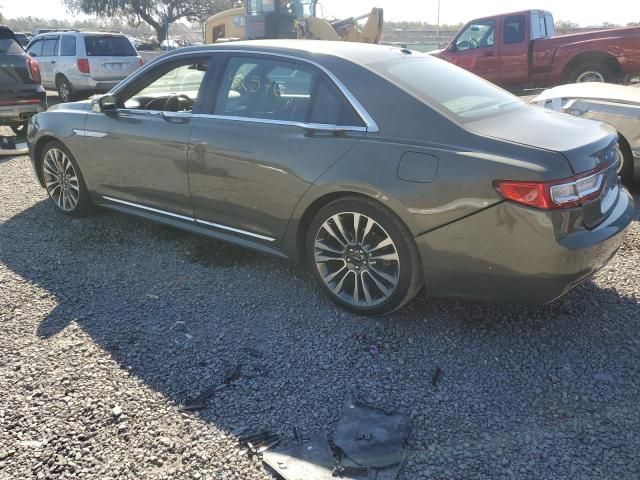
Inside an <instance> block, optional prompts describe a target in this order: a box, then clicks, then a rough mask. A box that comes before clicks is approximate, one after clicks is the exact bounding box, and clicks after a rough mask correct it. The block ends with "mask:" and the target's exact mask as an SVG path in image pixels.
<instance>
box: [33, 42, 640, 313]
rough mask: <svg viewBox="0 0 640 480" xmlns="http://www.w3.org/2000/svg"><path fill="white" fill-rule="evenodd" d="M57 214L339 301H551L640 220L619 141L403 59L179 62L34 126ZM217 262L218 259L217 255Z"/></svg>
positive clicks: (195, 58) (278, 50) (379, 51)
mask: <svg viewBox="0 0 640 480" xmlns="http://www.w3.org/2000/svg"><path fill="white" fill-rule="evenodd" d="M28 142H29V147H30V155H31V158H32V161H33V166H34V169H35V173H36V175H37V178H38V181H39V182H40V184H41V185H42V186H43V187H44V188H46V190H47V192H48V194H49V196H50V198H51V200H52V203H53V205H54V206H55V208H56V209H57V210H59V211H60V212H63V213H66V214H69V215H82V214H85V213H87V212H89V211H90V210H91V208H92V207H93V206H100V207H106V208H110V209H113V210H118V211H121V212H124V213H128V214H133V215H137V216H139V217H143V218H147V219H150V220H154V221H158V222H162V223H164V224H167V225H172V226H174V227H179V228H183V229H186V230H189V231H191V232H194V233H199V234H203V235H208V236H210V237H213V238H217V239H221V240H226V241H229V242H233V243H236V244H239V245H243V246H246V247H248V248H253V249H256V250H259V251H262V252H268V253H271V254H274V255H277V256H280V257H285V258H289V259H292V260H295V261H299V262H301V263H303V264H305V265H308V266H309V268H310V269H311V271H312V273H313V275H314V276H315V277H316V278H317V280H318V284H319V285H320V287H321V288H322V289H323V290H324V291H325V292H326V293H327V294H328V295H329V296H330V297H331V298H332V299H333V300H334V301H336V302H337V303H339V304H340V305H342V306H344V307H345V308H348V309H351V310H353V311H356V312H358V313H362V314H386V313H389V312H391V311H393V310H395V309H397V308H399V307H401V306H402V305H404V304H405V303H407V302H408V301H409V300H411V298H412V297H414V296H415V294H416V293H417V292H418V291H420V290H421V289H422V288H423V287H424V288H425V290H426V292H427V293H428V294H429V295H434V296H455V297H464V298H475V299H485V300H495V301H507V302H519V303H546V302H550V301H553V300H554V299H556V298H558V297H559V296H561V295H563V294H564V293H566V292H567V291H568V290H569V289H571V288H572V287H574V286H576V285H578V284H579V283H580V282H582V281H584V280H585V279H587V278H588V277H589V276H591V275H592V274H593V273H595V272H596V271H597V270H598V269H599V268H601V267H602V266H603V265H605V264H606V263H607V261H608V260H609V259H610V258H611V257H612V256H613V255H614V254H615V252H616V250H617V249H618V247H619V246H620V244H621V242H622V239H623V232H624V231H625V229H626V228H627V226H628V225H629V223H630V222H631V219H632V216H633V212H634V205H633V200H632V199H631V197H630V195H629V194H628V192H627V191H626V190H625V189H624V188H623V187H622V186H621V184H620V181H619V178H618V175H617V169H618V165H619V162H620V157H621V155H620V150H619V148H618V143H617V135H616V133H615V131H614V130H613V129H612V128H611V127H609V126H606V125H604V124H602V123H597V122H593V121H587V120H582V119H575V118H571V117H569V116H566V115H562V114H558V113H555V112H551V111H548V110H544V109H540V108H537V107H532V106H529V105H527V104H525V103H524V102H522V101H520V100H519V99H517V98H516V97H514V96H512V95H511V94H509V93H507V92H505V91H503V90H500V89H499V88H497V87H495V86H493V85H491V84H489V83H487V82H485V81H483V80H481V79H479V78H478V77H476V76H474V75H472V74H470V73H468V72H466V71H464V70H462V69H459V68H458V67H455V66H453V65H450V64H448V63H446V62H443V61H441V60H439V59H436V58H433V57H431V56H429V55H423V54H420V53H416V52H412V51H409V50H406V49H399V48H392V47H385V46H376V45H363V44H355V43H354V44H346V43H341V42H315V41H264V42H237V43H229V44H224V45H216V46H204V47H195V48H187V49H181V50H179V51H175V52H170V53H167V54H165V55H164V56H162V57H160V58H158V59H157V60H156V61H154V62H151V63H150V64H148V65H147V66H146V67H144V68H143V69H141V70H139V71H138V72H136V73H135V74H133V75H132V76H130V77H129V78H128V79H127V80H125V81H124V82H123V83H121V84H119V85H118V86H117V87H115V88H114V89H113V90H112V91H111V92H110V93H109V94H107V95H104V96H102V97H100V98H94V99H93V100H92V101H87V102H78V103H70V104H64V105H57V106H56V107H54V108H52V109H50V110H49V111H47V112H45V113H41V114H39V115H37V116H36V117H34V119H33V120H32V121H31V123H30V126H29V131H28ZM212 248H215V247H214V246H212Z"/></svg>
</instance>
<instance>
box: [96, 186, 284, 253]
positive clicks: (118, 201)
mask: <svg viewBox="0 0 640 480" xmlns="http://www.w3.org/2000/svg"><path fill="white" fill-rule="evenodd" d="M102 198H104V199H105V200H109V201H110V202H115V203H121V204H123V205H127V206H130V207H135V208H140V209H142V210H147V211H149V212H154V213H160V214H162V215H168V216H170V217H175V218H179V219H180V220H186V221H188V222H195V223H198V224H201V225H207V226H209V227H215V228H219V229H221V230H227V231H229V232H234V233H239V234H241V235H247V236H249V237H254V238H259V239H261V240H267V241H269V242H275V241H276V239H275V238H273V237H267V236H266V235H260V234H258V233H253V232H247V231H246V230H240V229H239V228H234V227H228V226H226V225H221V224H219V223H213V222H207V221H206V220H201V219H199V218H193V217H186V216H184V215H178V214H177V213H171V212H167V211H166V210H160V209H158V208H152V207H147V206H145V205H140V204H139V203H133V202H127V201H126V200H120V199H117V198H113V197H108V196H107V195H102Z"/></svg>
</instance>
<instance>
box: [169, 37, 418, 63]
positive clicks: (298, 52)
mask: <svg viewBox="0 0 640 480" xmlns="http://www.w3.org/2000/svg"><path fill="white" fill-rule="evenodd" d="M225 50H243V51H247V52H251V51H255V52H260V53H267V54H268V53H276V54H290V55H294V56H299V57H302V58H307V59H313V58H314V57H318V56H327V55H329V56H333V57H339V58H342V59H345V60H349V61H351V62H353V63H357V64H360V65H368V64H371V63H377V62H383V61H386V60H394V59H398V58H402V57H406V56H407V54H408V53H410V51H409V50H407V49H403V48H400V47H397V46H391V45H373V44H367V43H357V42H340V41H327V40H249V41H240V42H226V43H214V44H210V45H201V46H200V45H199V46H194V47H186V48H181V49H179V50H174V51H173V52H171V53H168V54H166V55H167V56H166V57H165V58H167V57H168V56H179V55H182V54H186V53H196V52H209V51H220V52H224V51H225ZM411 53H412V54H413V55H416V56H426V57H430V55H426V54H422V53H420V52H411Z"/></svg>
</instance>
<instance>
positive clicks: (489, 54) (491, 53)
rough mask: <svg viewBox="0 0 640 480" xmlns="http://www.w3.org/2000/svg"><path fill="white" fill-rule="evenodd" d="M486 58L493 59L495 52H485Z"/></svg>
mask: <svg viewBox="0 0 640 480" xmlns="http://www.w3.org/2000/svg"><path fill="white" fill-rule="evenodd" d="M484 56H485V57H493V52H484Z"/></svg>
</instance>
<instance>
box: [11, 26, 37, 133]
mask: <svg viewBox="0 0 640 480" xmlns="http://www.w3.org/2000/svg"><path fill="white" fill-rule="evenodd" d="M46 109H47V94H46V92H45V90H44V88H42V86H41V85H40V67H39V65H38V62H36V61H35V60H34V59H33V58H31V57H30V56H29V55H28V54H27V52H25V51H24V49H23V48H22V46H21V45H20V43H19V42H18V40H17V39H16V37H15V35H14V34H13V32H12V31H11V29H10V28H8V27H4V26H0V125H9V126H10V127H11V128H12V129H13V131H14V132H15V133H17V134H20V133H26V126H27V122H28V120H29V118H30V117H32V116H33V115H35V114H36V113H38V112H42V111H44V110H46Z"/></svg>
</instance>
